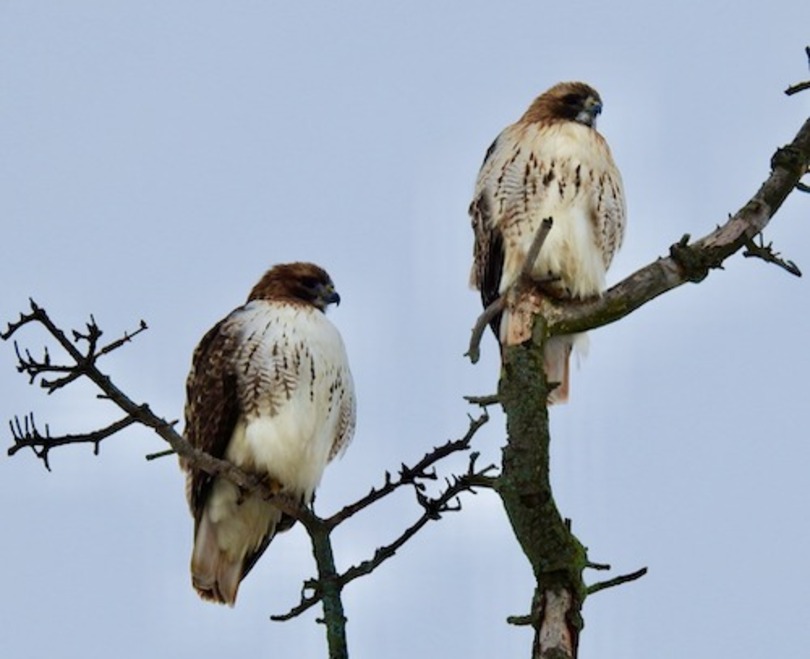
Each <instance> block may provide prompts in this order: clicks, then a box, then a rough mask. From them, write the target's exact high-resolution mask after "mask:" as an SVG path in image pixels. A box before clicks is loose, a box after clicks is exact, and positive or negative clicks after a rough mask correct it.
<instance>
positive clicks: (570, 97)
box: [563, 94, 582, 105]
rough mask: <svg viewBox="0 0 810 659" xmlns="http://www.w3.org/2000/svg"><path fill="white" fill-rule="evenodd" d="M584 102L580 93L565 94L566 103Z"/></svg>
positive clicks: (577, 103) (576, 103) (564, 100)
mask: <svg viewBox="0 0 810 659" xmlns="http://www.w3.org/2000/svg"><path fill="white" fill-rule="evenodd" d="M581 102H582V98H581V97H580V96H579V94H566V95H565V96H563V103H565V104H566V105H579V104H580V103H581Z"/></svg>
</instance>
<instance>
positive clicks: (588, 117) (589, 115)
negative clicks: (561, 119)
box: [576, 97, 602, 128]
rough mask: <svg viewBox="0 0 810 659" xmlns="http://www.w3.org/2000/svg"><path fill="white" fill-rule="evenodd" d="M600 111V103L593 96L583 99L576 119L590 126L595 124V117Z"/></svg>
mask: <svg viewBox="0 0 810 659" xmlns="http://www.w3.org/2000/svg"><path fill="white" fill-rule="evenodd" d="M601 112H602V104H601V103H600V102H599V101H597V100H596V99H595V98H593V97H589V98H588V99H587V100H586V101H585V105H584V107H583V109H582V111H581V112H580V113H579V115H577V118H576V120H577V121H578V122H580V123H582V124H585V125H586V126H591V127H592V128H593V127H594V126H596V117H598V116H599V115H600V114H601Z"/></svg>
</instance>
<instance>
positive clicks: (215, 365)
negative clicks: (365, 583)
mask: <svg viewBox="0 0 810 659" xmlns="http://www.w3.org/2000/svg"><path fill="white" fill-rule="evenodd" d="M339 302H340V297H339V296H338V294H337V293H336V292H335V287H334V285H333V284H332V280H331V279H330V278H329V275H328V274H326V272H324V270H322V269H321V268H319V267H318V266H316V265H313V264H311V263H290V264H286V265H277V266H275V267H273V268H272V269H271V270H269V271H268V272H267V273H266V274H265V275H264V276H263V277H262V278H261V280H260V281H259V283H258V284H256V286H254V287H253V290H252V291H251V293H250V295H249V296H248V300H247V303H246V304H244V305H243V306H241V307H239V308H237V309H235V310H234V311H233V312H231V313H230V314H229V315H228V316H227V317H225V318H224V319H223V320H221V321H220V322H219V323H217V324H216V325H215V326H214V327H213V328H212V329H211V330H210V331H209V332H208V333H207V334H206V335H205V336H204V337H203V339H202V341H200V344H199V345H198V346H197V349H196V350H195V351H194V357H193V359H192V365H191V372H190V373H189V376H188V381H187V385H186V394H187V401H186V429H185V436H186V439H188V441H189V442H190V443H191V444H192V445H193V446H195V447H197V448H199V449H201V450H203V451H205V452H206V453H209V454H211V455H213V456H215V457H217V458H223V459H226V460H229V461H231V462H232V463H233V464H235V465H237V466H238V467H240V468H242V469H243V470H245V471H246V472H250V473H254V474H258V475H261V476H262V477H264V478H265V479H266V481H267V483H268V484H269V485H270V486H271V487H272V488H273V489H281V490H282V491H284V492H286V493H288V494H291V495H293V496H296V497H299V498H300V500H301V501H302V502H303V503H305V504H309V503H310V502H311V501H312V496H313V493H314V491H315V488H316V487H317V485H318V482H319V481H320V480H321V475H322V474H323V470H324V468H325V467H326V463H327V462H329V461H330V460H331V459H332V458H334V457H335V456H336V455H338V454H339V453H340V452H341V451H342V450H343V449H345V448H346V445H347V444H348V443H349V441H350V440H351V438H352V434H353V432H354V423H355V398H354V384H353V382H352V375H351V372H350V371H349V363H348V360H347V358H346V351H345V348H344V347H343V341H342V340H341V338H340V334H339V333H338V331H337V329H336V328H335V326H334V325H332V323H331V322H329V320H327V318H326V315H325V313H324V312H325V310H326V307H327V305H329V304H331V303H339ZM183 467H184V468H185V469H186V470H187V472H188V474H187V494H188V501H189V506H190V507H191V512H192V514H193V515H194V550H193V553H192V557H191V578H192V583H193V584H194V588H196V589H197V592H198V593H199V594H200V596H202V597H203V598H204V599H208V600H213V601H215V602H221V603H225V604H229V605H231V606H232V605H233V604H234V602H235V601H236V592H237V590H238V588H239V583H240V582H241V581H242V579H243V578H244V577H245V576H246V575H247V573H248V572H249V571H250V569H251V568H252V567H253V565H254V564H255V563H256V561H257V560H258V559H259V557H260V556H261V555H262V553H263V552H264V550H265V549H267V546H268V544H269V543H270V541H271V540H272V539H273V536H274V535H275V534H276V533H278V532H280V531H285V530H287V529H289V528H290V527H291V526H292V525H293V523H294V520H293V519H291V518H289V517H287V516H285V515H284V514H283V513H282V512H281V511H280V510H278V508H276V507H274V506H273V505H271V504H270V503H268V502H267V501H266V500H265V499H263V498H261V497H260V496H259V495H256V494H251V493H249V492H243V491H241V490H240V489H239V488H238V487H237V486H236V485H234V484H233V483H231V482H230V481H228V480H226V479H224V478H219V477H218V478H212V477H211V476H209V475H208V474H206V473H205V472H203V471H200V470H198V469H194V468H193V467H191V466H189V465H188V464H185V463H184V464H183Z"/></svg>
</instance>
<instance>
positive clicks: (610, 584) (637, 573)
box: [588, 567, 647, 595]
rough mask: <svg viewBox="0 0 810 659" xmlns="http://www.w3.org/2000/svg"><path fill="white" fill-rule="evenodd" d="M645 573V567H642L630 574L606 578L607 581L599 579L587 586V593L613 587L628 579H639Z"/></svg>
mask: <svg viewBox="0 0 810 659" xmlns="http://www.w3.org/2000/svg"><path fill="white" fill-rule="evenodd" d="M645 574H647V568H646V567H643V568H641V569H640V570H636V571H635V572H631V573H630V574H623V575H621V576H619V577H614V578H613V579H608V580H607V581H600V582H598V583H595V584H593V585H591V586H588V595H593V594H594V593H598V592H599V591H600V590H605V589H607V588H613V587H615V586H621V585H622V584H625V583H628V582H630V581H635V580H636V579H641V577H643V576H644V575H645Z"/></svg>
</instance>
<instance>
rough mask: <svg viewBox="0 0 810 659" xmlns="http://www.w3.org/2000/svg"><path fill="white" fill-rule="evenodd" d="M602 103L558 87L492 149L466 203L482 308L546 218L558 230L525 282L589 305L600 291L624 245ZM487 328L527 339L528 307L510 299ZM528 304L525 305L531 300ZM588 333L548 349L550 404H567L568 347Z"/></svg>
mask: <svg viewBox="0 0 810 659" xmlns="http://www.w3.org/2000/svg"><path fill="white" fill-rule="evenodd" d="M601 110H602V101H601V99H600V97H599V94H598V93H597V92H596V90H594V89H593V88H591V87H589V86H588V85H586V84H584V83H581V82H562V83H559V84H557V85H555V86H554V87H552V88H551V89H549V90H548V91H547V92H545V93H544V94H542V95H541V96H539V97H537V98H536V99H535V100H534V102H533V103H532V104H531V105H530V106H529V109H528V110H527V111H526V113H525V114H524V115H523V116H522V117H521V118H520V119H519V120H518V121H517V123H514V124H512V125H511V126H508V127H507V128H506V129H505V130H504V131H503V132H502V133H501V134H500V135H498V137H497V138H496V139H495V141H494V142H493V143H492V146H490V147H489V150H488V151H487V154H486V156H485V158H484V164H483V165H482V166H481V170H480V172H479V174H478V180H477V182H476V186H475V196H474V198H473V201H472V204H471V205H470V215H471V216H472V225H473V231H474V232H475V249H474V263H473V268H472V275H471V284H472V286H473V287H475V288H478V289H479V290H480V291H481V299H482V301H483V303H484V307H487V306H489V305H490V304H491V303H492V302H493V301H495V300H496V299H497V298H498V297H499V296H501V295H503V294H505V293H507V291H508V290H509V289H510V287H511V286H512V284H513V283H515V281H516V280H517V278H518V276H519V274H520V271H521V268H522V267H523V262H524V260H525V258H526V253H527V252H528V250H529V247H530V245H531V243H532V241H533V239H534V237H535V235H536V233H537V231H538V228H539V226H540V223H541V221H542V220H543V219H544V218H547V217H552V218H553V220H554V225H553V227H552V229H551V232H550V233H549V234H548V237H547V238H546V241H545V243H544V244H543V247H542V249H541V250H540V254H539V256H538V258H537V260H536V261H535V263H534V266H533V267H532V269H531V277H532V279H534V280H537V281H538V282H545V283H540V284H538V286H539V289H540V290H541V291H542V292H543V294H545V295H548V296H552V297H556V298H585V297H589V296H593V295H598V294H601V292H602V291H603V290H604V288H605V272H606V271H607V268H608V266H609V265H610V262H611V260H612V259H613V255H614V254H615V253H616V251H617V250H618V248H619V246H620V245H621V242H622V235H623V233H624V225H625V205H624V193H623V190H622V180H621V176H620V174H619V170H618V169H617V168H616V165H615V163H614V162H613V157H612V156H611V154H610V149H609V148H608V145H607V143H606V142H605V139H604V138H603V137H602V136H601V135H600V134H599V133H598V132H597V130H596V117H597V115H598V114H599V113H600V112H601ZM506 302H507V305H506V309H505V311H504V312H503V314H502V315H501V316H500V317H498V318H496V319H495V320H494V321H493V322H492V328H493V330H494V331H495V335H496V336H497V337H498V340H499V341H500V343H501V344H502V345H514V344H517V343H522V342H523V341H525V340H527V339H528V338H529V337H530V333H531V322H530V317H531V314H527V313H525V311H526V300H517V301H516V300H510V299H509V296H507V300H506ZM528 306H529V307H531V300H529V302H528ZM579 338H583V339H584V338H585V337H584V335H570V336H557V337H552V338H551V339H550V340H549V341H548V342H547V344H546V352H545V368H546V376H547V378H548V380H549V382H557V383H559V386H558V387H557V388H555V389H554V390H553V391H552V393H551V395H550V396H549V402H564V401H565V400H567V398H568V370H569V369H568V361H569V357H570V354H571V349H572V347H573V345H574V343H575V342H576V341H577V339H579Z"/></svg>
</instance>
